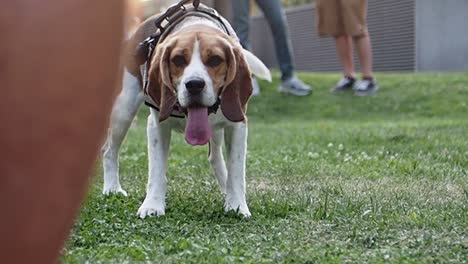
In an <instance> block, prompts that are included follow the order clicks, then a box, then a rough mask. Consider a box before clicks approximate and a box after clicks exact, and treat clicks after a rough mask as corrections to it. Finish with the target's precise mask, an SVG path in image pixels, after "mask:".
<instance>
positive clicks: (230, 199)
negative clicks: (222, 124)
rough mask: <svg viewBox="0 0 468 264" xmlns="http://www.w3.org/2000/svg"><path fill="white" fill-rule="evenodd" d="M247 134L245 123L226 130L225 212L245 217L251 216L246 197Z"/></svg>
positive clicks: (233, 125)
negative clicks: (234, 212) (233, 212)
mask: <svg viewBox="0 0 468 264" xmlns="http://www.w3.org/2000/svg"><path fill="white" fill-rule="evenodd" d="M247 134H248V131H247V123H243V122H240V123H234V124H232V126H229V127H226V129H225V142H226V152H227V155H228V157H227V158H228V165H227V170H228V178H227V185H226V204H225V210H226V211H230V210H234V211H238V212H239V213H240V214H242V215H243V216H245V217H249V216H250V211H249V208H248V207H247V201H246V197H245V163H246V155H247Z"/></svg>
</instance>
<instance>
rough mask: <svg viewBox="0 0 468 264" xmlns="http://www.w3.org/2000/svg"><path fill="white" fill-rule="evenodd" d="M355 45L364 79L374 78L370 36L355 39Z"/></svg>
mask: <svg viewBox="0 0 468 264" xmlns="http://www.w3.org/2000/svg"><path fill="white" fill-rule="evenodd" d="M353 39H354V44H355V47H356V51H357V54H358V57H359V62H360V64H361V70H362V76H363V78H373V73H372V46H371V42H370V37H369V34H365V35H363V36H359V37H354V38H353Z"/></svg>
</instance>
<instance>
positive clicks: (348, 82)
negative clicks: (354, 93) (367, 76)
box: [330, 77, 356, 94]
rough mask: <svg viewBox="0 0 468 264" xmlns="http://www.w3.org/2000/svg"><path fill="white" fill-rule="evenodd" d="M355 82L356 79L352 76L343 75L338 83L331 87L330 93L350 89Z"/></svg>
mask: <svg viewBox="0 0 468 264" xmlns="http://www.w3.org/2000/svg"><path fill="white" fill-rule="evenodd" d="M355 83H356V79H354V78H353V77H343V79H341V80H340V81H339V82H338V84H336V87H335V88H333V89H331V90H330V92H331V93H334V94H336V93H341V92H345V91H351V90H352V89H353V87H354V84H355Z"/></svg>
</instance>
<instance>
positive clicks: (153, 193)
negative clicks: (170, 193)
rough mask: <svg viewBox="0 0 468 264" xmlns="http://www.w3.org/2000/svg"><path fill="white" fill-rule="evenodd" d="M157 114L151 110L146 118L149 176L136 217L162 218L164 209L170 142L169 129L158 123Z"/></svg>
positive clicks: (165, 125) (167, 126)
mask: <svg viewBox="0 0 468 264" xmlns="http://www.w3.org/2000/svg"><path fill="white" fill-rule="evenodd" d="M158 119H159V116H158V113H157V112H156V111H154V110H151V115H150V116H149V117H148V127H147V133H148V159H149V175H148V185H147V186H146V198H145V201H144V202H143V204H142V205H141V206H140V209H138V216H139V217H140V218H145V217H147V216H152V215H157V216H162V215H164V212H165V207H166V201H165V200H166V191H167V179H166V169H167V157H168V155H169V145H170V141H171V127H170V126H169V125H167V121H166V123H163V124H161V123H159V121H158Z"/></svg>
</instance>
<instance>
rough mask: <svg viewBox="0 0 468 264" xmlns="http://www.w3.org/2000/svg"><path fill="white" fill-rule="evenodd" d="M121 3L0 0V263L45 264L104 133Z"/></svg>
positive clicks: (68, 223)
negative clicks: (0, 213) (0, 35)
mask: <svg viewBox="0 0 468 264" xmlns="http://www.w3.org/2000/svg"><path fill="white" fill-rule="evenodd" d="M122 2H123V1H119V0H101V1H95V0H48V1H34V0H15V1H0V32H2V40H1V41H0V69H1V70H0V87H2V88H1V89H2V97H1V103H0V123H1V124H2V129H0V146H1V150H2V152H3V155H2V158H1V159H0V203H1V207H2V217H0V234H1V237H0V247H1V250H0V260H1V262H2V263H55V262H57V257H58V256H59V253H60V250H61V249H62V247H63V242H64V240H65V239H66V237H67V236H68V234H69V232H70V228H71V227H72V225H73V219H74V217H75V216H76V214H77V211H78V209H79V206H80V204H81V201H82V198H83V196H84V195H85V193H86V189H87V186H88V183H89V176H90V174H91V172H92V168H93V167H94V165H95V161H96V157H97V154H98V152H99V147H100V146H101V144H102V139H103V137H104V135H105V132H106V129H107V125H108V119H109V115H110V111H111V108H112V102H113V101H114V97H115V94H116V90H117V89H116V88H117V81H116V79H117V78H116V77H117V71H118V65H119V58H120V56H119V48H120V46H121V45H120V43H121V41H122V34H123V20H122V14H123V3H122Z"/></svg>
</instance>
